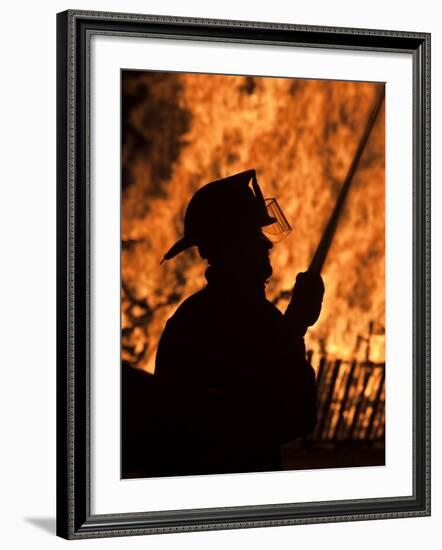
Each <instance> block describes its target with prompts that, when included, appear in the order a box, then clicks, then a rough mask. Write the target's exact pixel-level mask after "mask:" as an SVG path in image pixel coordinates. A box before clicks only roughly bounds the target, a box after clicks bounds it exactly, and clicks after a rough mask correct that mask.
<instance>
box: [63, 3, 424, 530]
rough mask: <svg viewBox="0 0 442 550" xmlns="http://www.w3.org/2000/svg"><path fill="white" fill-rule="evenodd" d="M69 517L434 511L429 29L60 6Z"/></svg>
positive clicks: (314, 517) (208, 524)
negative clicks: (321, 24) (336, 25)
mask: <svg viewBox="0 0 442 550" xmlns="http://www.w3.org/2000/svg"><path fill="white" fill-rule="evenodd" d="M57 70H58V75H57V122H58V127H57V159H58V164H57V179H58V184H57V185H58V199H57V209H58V227H57V243H58V244H57V246H58V262H57V268H58V277H57V284H58V298H57V300H58V301H57V311H58V323H57V330H58V334H57V342H58V352H57V361H58V366H57V377H58V378H57V414H58V421H57V533H58V535H60V536H62V537H65V538H68V539H77V538H86V537H100V536H122V535H131V534H150V533H166V532H173V531H189V530H208V529H233V528H240V527H259V526H275V525H291V524H300V523H317V522H330V521H349V520H367V519H380V518H396V517H413V516H423V515H429V513H430V290H429V273H430V204H429V201H430V199H429V190H430V127H429V125H430V123H429V121H430V36H429V35H428V34H426V33H420V32H416V33H409V32H406V33H405V32H398V31H384V30H365V29H346V28H325V27H314V26H299V25H286V24H278V23H260V22H245V21H222V20H206V19H185V18H177V17H168V16H157V15H134V14H118V13H99V12H85V11H75V10H69V11H66V12H63V13H60V14H58V19H57Z"/></svg>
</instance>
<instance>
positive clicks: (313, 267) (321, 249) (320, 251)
mask: <svg viewBox="0 0 442 550" xmlns="http://www.w3.org/2000/svg"><path fill="white" fill-rule="evenodd" d="M384 97H385V86H384V85H381V87H380V90H379V92H378V94H377V96H376V99H375V101H374V105H373V108H372V110H371V113H370V116H369V117H368V120H367V124H366V126H365V130H364V133H363V134H362V136H361V139H360V141H359V145H358V148H357V149H356V153H355V155H354V157H353V161H352V163H351V165H350V168H349V170H348V172H347V176H346V178H345V180H344V183H343V184H342V187H341V190H340V192H339V195H338V198H337V200H336V204H335V207H334V208H333V212H332V214H331V216H330V218H329V220H328V222H327V225H326V226H325V229H324V232H323V233H322V237H321V240H320V242H319V244H318V247H317V248H316V251H315V253H314V255H313V258H312V261H311V262H310V266H309V268H308V271H315V272H316V273H321V270H322V267H323V266H324V262H325V260H326V258H327V254H328V251H329V249H330V245H331V243H332V240H333V237H334V234H335V232H336V228H337V226H338V221H339V216H340V215H341V212H342V208H343V206H344V203H345V199H346V198H347V195H348V191H349V190H350V186H351V182H352V180H353V176H354V174H355V172H356V169H357V167H358V164H359V161H360V159H361V156H362V153H363V151H364V148H365V146H366V144H367V141H368V138H369V137H370V134H371V131H372V129H373V126H374V123H375V122H376V118H377V116H378V113H379V111H380V108H381V105H382V103H383V101H384Z"/></svg>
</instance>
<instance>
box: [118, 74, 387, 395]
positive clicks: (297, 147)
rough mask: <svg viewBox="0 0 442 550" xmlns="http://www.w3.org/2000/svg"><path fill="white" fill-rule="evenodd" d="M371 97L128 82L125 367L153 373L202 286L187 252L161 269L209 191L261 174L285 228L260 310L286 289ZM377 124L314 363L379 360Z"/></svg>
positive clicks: (349, 209)
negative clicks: (163, 339) (168, 332)
mask: <svg viewBox="0 0 442 550" xmlns="http://www.w3.org/2000/svg"><path fill="white" fill-rule="evenodd" d="M377 86H378V85H377V84H373V83H364V82H340V81H339V82H338V81H325V80H300V79H289V78H263V77H259V78H255V77H243V76H225V75H205V74H177V73H147V72H133V71H130V72H123V80H122V92H123V119H122V127H123V136H122V137H123V148H122V153H123V163H122V164H123V194H122V240H123V252H122V281H123V292H122V327H123V336H122V357H123V359H125V360H128V361H131V362H133V363H136V364H137V365H138V366H139V367H142V368H144V369H146V370H148V371H150V372H153V371H154V365H155V351H156V347H157V343H158V339H159V337H160V335H161V333H162V330H163V328H164V325H165V322H166V320H167V319H168V317H170V316H171V315H172V314H173V312H174V311H175V309H176V308H177V307H178V305H179V304H180V303H181V301H182V300H184V299H185V298H186V297H188V296H189V295H190V294H192V293H193V292H195V291H197V290H198V289H199V288H201V287H202V286H203V285H204V283H205V279H204V271H205V267H206V266H205V263H204V262H203V261H202V260H201V259H199V257H198V255H197V253H196V252H195V251H192V250H191V251H188V252H185V253H183V254H181V255H180V256H178V257H177V258H176V259H174V260H171V261H170V262H166V263H165V264H163V265H161V266H160V260H161V258H162V256H163V254H164V252H165V251H166V250H167V249H168V248H169V247H170V245H171V244H173V243H174V242H175V241H176V240H177V239H178V238H179V237H180V236H181V234H182V230H183V226H182V222H183V214H184V211H185V208H186V205H187V203H188V201H189V199H190V197H191V196H192V195H193V193H194V192H195V191H196V189H198V188H199V187H200V186H202V185H204V184H205V183H207V182H209V181H212V180H214V179H217V178H219V177H224V176H227V175H229V174H232V173H235V172H240V171H242V170H245V169H248V168H256V170H257V175H258V181H259V183H260V185H261V188H262V189H263V191H264V194H265V195H267V196H275V197H277V198H278V202H279V203H280V204H281V206H282V207H283V209H284V212H285V214H286V215H287V218H288V219H289V221H290V223H291V225H292V227H293V231H292V233H291V234H290V235H289V237H287V238H286V239H285V240H284V241H282V242H281V243H278V244H277V245H276V246H275V248H274V249H273V251H272V257H271V259H272V265H273V270H274V274H273V277H272V279H271V282H270V283H269V285H268V292H267V296H268V298H269V299H270V300H277V298H278V296H279V295H280V294H281V293H282V292H283V291H288V290H290V289H291V287H292V286H293V283H294V279H295V276H296V274H297V273H298V272H299V271H304V270H306V268H307V266H308V264H309V261H310V259H311V257H312V254H313V252H314V250H315V247H316V245H317V243H318V242H319V240H320V237H321V234H322V230H323V228H324V226H325V224H326V222H327V219H328V216H329V215H330V212H331V209H332V208H333V205H334V203H335V201H336V197H337V194H338V193H339V189H340V186H341V185H342V182H343V181H344V179H345V175H346V172H347V170H348V167H349V165H350V163H351V161H352V158H353V155H354V153H355V151H356V148H357V145H358V141H359V138H360V136H361V134H362V132H363V130H364V125H365V121H366V120H367V117H368V115H369V112H370V109H371V107H372V104H373V100H374V98H375V94H376V92H377ZM384 118H385V117H384V111H383V109H382V111H381V113H380V116H379V117H378V119H377V122H376V124H375V127H374V128H373V131H372V134H371V137H370V139H369V142H368V143H367V146H366V149H365V151H364V154H363V156H362V158H361V162H360V165H359V168H358V170H357V172H356V174H355V177H354V181H353V184H352V188H351V190H350V193H349V196H348V199H347V203H346V206H345V208H344V211H343V213H342V216H341V220H340V224H339V227H338V230H337V233H336V235H335V238H334V241H333V244H332V247H331V249H330V252H329V256H328V258H327V261H326V264H325V267H324V272H323V278H324V282H325V286H326V294H325V298H324V304H323V311H322V314H321V318H320V320H319V321H318V323H317V324H316V325H315V326H314V327H312V328H311V329H310V330H309V331H308V335H307V346H308V347H309V348H310V349H312V350H315V351H321V350H322V351H324V350H326V351H327V353H328V354H329V355H332V356H336V357H339V358H342V359H349V358H351V357H358V358H359V359H364V358H367V357H366V356H367V353H368V356H369V357H368V358H369V359H371V360H372V361H376V362H382V361H383V360H384V346H385V341H384V340H385V338H384V322H385V321H384V316H385V290H384V278H385V259H384V254H385V240H384V233H385V219H384V209H385V201H384V191H385V185H384V180H385V140H384V133H385V129H384V128H385V121H384ZM285 304H286V302H284V299H279V300H277V305H278V307H280V308H281V309H282V310H283V309H284V307H285ZM367 391H369V390H367Z"/></svg>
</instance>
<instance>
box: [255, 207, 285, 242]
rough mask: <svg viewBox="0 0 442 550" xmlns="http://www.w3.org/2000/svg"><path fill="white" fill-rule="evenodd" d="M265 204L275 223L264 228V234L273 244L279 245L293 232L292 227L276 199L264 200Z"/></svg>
mask: <svg viewBox="0 0 442 550" xmlns="http://www.w3.org/2000/svg"><path fill="white" fill-rule="evenodd" d="M264 203H265V206H266V208H267V213H268V215H269V216H270V217H271V218H273V219H274V220H275V221H274V222H273V223H272V224H270V225H266V226H264V227H263V228H262V232H263V233H264V234H265V236H266V237H267V238H268V239H270V240H271V241H272V242H273V243H279V242H280V241H282V240H283V239H285V237H287V235H288V234H289V233H290V231H291V230H292V227H291V225H290V224H289V222H288V220H287V218H286V217H285V215H284V212H283V211H282V208H281V207H280V206H279V204H278V201H277V200H276V199H275V198H268V199H264Z"/></svg>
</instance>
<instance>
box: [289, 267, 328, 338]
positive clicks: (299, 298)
mask: <svg viewBox="0 0 442 550" xmlns="http://www.w3.org/2000/svg"><path fill="white" fill-rule="evenodd" d="M323 297H324V282H323V280H322V277H321V275H319V273H315V272H313V271H306V272H304V273H298V275H297V276H296V282H295V286H294V287H293V291H292V297H291V300H290V303H289V305H288V306H287V310H286V312H285V314H284V316H285V321H286V323H287V325H288V326H289V327H290V330H291V332H292V334H294V335H299V336H304V334H305V333H306V331H307V329H308V327H311V326H312V325H314V324H315V323H316V321H317V320H318V318H319V315H320V313H321V308H322V300H323Z"/></svg>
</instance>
